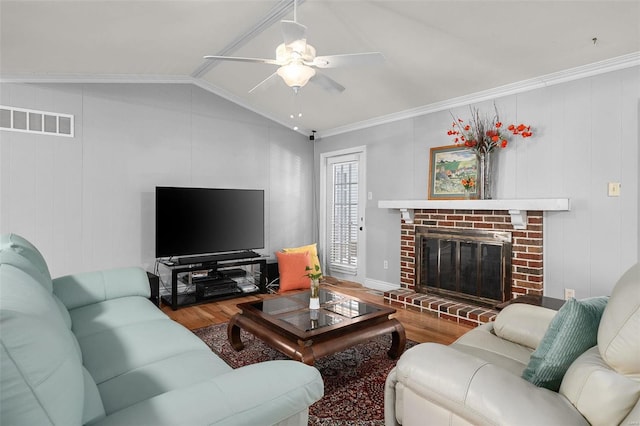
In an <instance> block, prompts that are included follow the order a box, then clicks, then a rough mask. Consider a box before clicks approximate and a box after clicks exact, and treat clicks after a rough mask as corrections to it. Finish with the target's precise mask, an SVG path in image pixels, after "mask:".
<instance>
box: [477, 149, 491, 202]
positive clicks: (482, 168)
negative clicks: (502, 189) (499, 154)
mask: <svg viewBox="0 0 640 426" xmlns="http://www.w3.org/2000/svg"><path fill="white" fill-rule="evenodd" d="M477 156H478V166H479V170H478V174H479V177H478V179H479V181H480V185H479V189H480V193H479V196H480V199H481V200H490V199H491V183H492V182H491V172H492V170H491V152H482V153H479V154H478V155H477Z"/></svg>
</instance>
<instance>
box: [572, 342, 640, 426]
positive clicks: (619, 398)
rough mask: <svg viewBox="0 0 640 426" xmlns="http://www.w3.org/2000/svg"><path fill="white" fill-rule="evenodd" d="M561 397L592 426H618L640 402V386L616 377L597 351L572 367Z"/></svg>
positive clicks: (620, 375)
mask: <svg viewBox="0 0 640 426" xmlns="http://www.w3.org/2000/svg"><path fill="white" fill-rule="evenodd" d="M636 356H637V354H636ZM560 393H561V394H562V395H564V396H565V397H567V399H568V400H569V401H571V403H572V404H573V405H574V406H575V407H576V408H577V409H578V410H579V411H580V413H582V415H583V416H584V417H585V418H586V419H587V420H588V421H589V423H591V424H592V425H594V426H596V425H601V426H606V425H617V424H620V423H621V422H622V420H624V418H625V417H626V416H627V414H629V412H630V411H631V410H632V409H633V407H634V405H635V404H636V403H637V402H638V398H640V382H639V381H637V380H634V379H633V378H630V377H626V376H624V375H622V374H618V373H616V372H615V371H614V370H612V369H611V368H610V367H609V366H608V365H607V364H606V362H604V360H603V359H602V357H601V356H600V352H599V351H598V348H597V347H593V348H591V349H589V350H588V351H587V352H585V353H583V354H582V355H580V356H579V357H578V359H576V360H575V361H574V363H573V364H571V366H570V367H569V369H568V370H567V373H566V374H565V376H564V379H563V380H562V385H561V386H560Z"/></svg>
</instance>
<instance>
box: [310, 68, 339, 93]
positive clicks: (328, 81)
mask: <svg viewBox="0 0 640 426" xmlns="http://www.w3.org/2000/svg"><path fill="white" fill-rule="evenodd" d="M309 81H310V82H311V83H314V84H317V85H318V86H320V87H322V88H323V89H324V90H326V91H328V92H333V93H342V92H344V90H345V88H344V86H343V85H342V84H340V83H338V82H337V81H335V80H333V79H332V78H329V77H327V76H326V75H324V74H322V73H319V72H317V71H316V74H315V75H314V76H313V77H311V80H309Z"/></svg>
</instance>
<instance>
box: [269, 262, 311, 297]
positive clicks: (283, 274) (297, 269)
mask: <svg viewBox="0 0 640 426" xmlns="http://www.w3.org/2000/svg"><path fill="white" fill-rule="evenodd" d="M276 256H277V257H278V271H279V272H280V290H278V292H283V291H288V290H296V289H299V288H310V287H311V279H310V278H309V277H308V276H307V275H306V274H307V273H308V271H307V266H311V257H310V256H309V252H304V253H285V252H277V253H276Z"/></svg>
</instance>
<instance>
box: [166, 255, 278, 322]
mask: <svg viewBox="0 0 640 426" xmlns="http://www.w3.org/2000/svg"><path fill="white" fill-rule="evenodd" d="M214 256H215V255H214ZM214 256H211V257H207V258H206V259H208V260H202V259H205V258H204V257H202V258H200V257H199V258H192V259H191V260H190V261H189V262H188V263H186V264H185V263H178V262H170V261H166V260H159V261H158V268H159V269H158V271H159V274H160V276H161V277H166V278H167V279H168V280H169V281H170V282H171V293H170V294H164V295H162V296H161V299H162V302H163V303H165V304H167V305H169V306H171V309H173V310H174V311H175V310H177V309H178V308H180V307H183V306H190V305H197V304H200V303H208V302H211V301H214V300H223V299H231V298H235V297H240V296H246V295H247V294H252V293H257V292H260V293H266V292H267V275H266V273H267V257H262V256H258V257H248V258H234V259H228V257H227V258H225V257H214ZM212 259H213V260H212ZM182 262H184V259H183V260H182ZM247 265H257V266H259V268H260V272H259V279H258V280H257V281H258V282H256V283H255V284H256V286H257V287H258V290H257V291H255V292H252V293H246V292H244V291H242V290H241V289H240V288H237V290H235V291H234V290H232V289H228V290H225V291H223V292H222V293H220V294H218V292H216V290H215V281H216V280H215V279H209V280H206V281H207V282H210V283H212V287H210V288H211V289H212V292H211V295H207V296H204V297H202V296H201V295H198V294H197V292H196V286H197V285H198V284H197V281H195V282H194V283H193V284H191V287H192V288H191V289H190V290H188V291H186V292H181V293H179V292H178V284H179V283H180V282H181V281H182V280H181V278H183V277H184V276H188V275H189V274H191V273H193V272H196V271H208V274H209V275H210V276H213V277H215V276H216V275H217V274H219V273H223V272H224V271H225V270H229V269H230V268H234V267H237V266H247ZM164 282H166V281H164ZM220 282H221V285H222V283H223V282H225V283H226V284H225V285H228V280H227V281H225V280H223V279H222V278H221V279H220Z"/></svg>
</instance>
